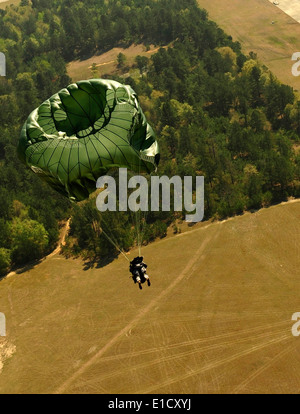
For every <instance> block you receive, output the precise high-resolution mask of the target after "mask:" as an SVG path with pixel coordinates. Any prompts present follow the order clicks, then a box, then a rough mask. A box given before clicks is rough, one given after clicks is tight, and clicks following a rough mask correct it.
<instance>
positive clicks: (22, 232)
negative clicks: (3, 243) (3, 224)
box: [11, 218, 48, 264]
mask: <svg viewBox="0 0 300 414" xmlns="http://www.w3.org/2000/svg"><path fill="white" fill-rule="evenodd" d="M11 239H12V242H11V246H12V260H13V262H14V263H17V264H20V263H26V262H28V261H30V260H33V259H39V258H40V257H42V255H43V254H44V253H45V252H46V248H47V246H48V234H47V232H46V230H45V228H44V226H43V225H42V224H40V223H38V222H37V221H35V220H29V219H26V220H20V219H18V218H16V219H15V220H14V221H13V223H12V225H11Z"/></svg>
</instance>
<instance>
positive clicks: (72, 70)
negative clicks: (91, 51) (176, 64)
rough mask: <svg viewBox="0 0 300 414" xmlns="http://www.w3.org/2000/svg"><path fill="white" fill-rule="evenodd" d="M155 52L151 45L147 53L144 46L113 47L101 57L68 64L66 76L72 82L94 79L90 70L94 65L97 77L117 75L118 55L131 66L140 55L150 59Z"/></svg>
mask: <svg viewBox="0 0 300 414" xmlns="http://www.w3.org/2000/svg"><path fill="white" fill-rule="evenodd" d="M157 50H158V48H157V47H155V46H153V45H151V46H150V50H148V51H146V47H145V46H144V45H131V46H130V47H128V48H126V49H124V48H120V47H115V48H113V49H111V50H110V51H108V52H106V53H103V54H101V55H95V56H93V57H91V58H89V59H86V60H75V61H73V62H70V63H69V64H68V66H67V70H68V75H69V76H70V78H71V79H72V80H73V81H74V82H77V81H79V80H82V79H91V78H93V77H94V75H93V73H92V70H91V69H92V65H93V64H94V63H95V64H96V67H97V77H101V76H103V75H104V74H106V73H110V74H113V73H117V72H118V68H117V56H118V54H119V53H123V54H124V55H125V56H126V62H125V65H128V66H131V65H133V63H134V59H135V57H136V56H138V55H141V56H147V57H150V56H151V54H152V53H155V52H156V51H157Z"/></svg>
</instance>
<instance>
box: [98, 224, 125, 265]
mask: <svg viewBox="0 0 300 414" xmlns="http://www.w3.org/2000/svg"><path fill="white" fill-rule="evenodd" d="M101 232H102V233H103V234H104V236H105V237H106V238H107V240H108V241H110V242H111V244H113V245H114V246H115V248H116V249H117V250H119V252H120V253H121V254H122V255H123V256H124V257H125V259H126V260H127V261H128V262H130V260H129V259H128V257H127V256H126V254H125V253H124V252H123V250H121V249H120V247H119V246H118V245H117V244H116V243H115V242H114V241H113V240H112V238H111V237H109V235H108V234H107V233H106V232H105V231H104V230H103V228H102V227H101Z"/></svg>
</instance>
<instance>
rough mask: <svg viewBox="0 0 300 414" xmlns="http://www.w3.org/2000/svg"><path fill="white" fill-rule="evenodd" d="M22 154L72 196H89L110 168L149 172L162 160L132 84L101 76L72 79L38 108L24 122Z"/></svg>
mask: <svg viewBox="0 0 300 414" xmlns="http://www.w3.org/2000/svg"><path fill="white" fill-rule="evenodd" d="M18 154H19V157H20V159H21V160H22V161H23V162H24V163H25V164H26V165H27V166H28V167H30V168H31V169H32V171H34V172H35V173H36V174H38V175H39V176H40V177H41V178H42V179H43V180H45V181H46V182H47V183H48V184H50V185H51V186H52V187H53V188H54V189H55V190H57V191H59V192H60V193H62V194H63V195H65V196H67V197H68V198H69V199H70V200H72V201H81V200H84V199H86V198H88V197H89V194H90V193H92V192H94V191H95V190H96V181H97V179H98V178H99V177H100V176H102V175H106V174H107V172H108V171H109V170H110V169H112V168H121V167H122V168H128V169H129V170H132V171H134V172H136V173H151V172H152V171H155V170H156V167H157V165H158V162H159V147H158V143H157V141H156V139H155V134H154V132H153V129H152V128H151V126H150V125H149V124H148V123H147V120H146V118H145V115H144V114H143V111H142V109H141V107H140V105H139V103H138V99H137V95H136V93H135V92H134V90H133V89H132V88H131V87H130V86H128V85H122V84H120V83H118V82H115V81H111V80H103V79H91V80H84V81H80V82H77V83H73V84H71V85H69V86H68V87H67V88H65V89H62V90H61V91H59V92H58V93H56V94H55V95H53V96H51V98H49V99H47V100H46V101H45V102H43V103H42V104H41V105H40V106H39V107H38V108H36V109H35V110H34V111H33V112H32V113H31V114H30V115H29V117H28V119H27V121H26V122H25V124H24V126H23V128H22V131H21V136H20V140H19V145H18Z"/></svg>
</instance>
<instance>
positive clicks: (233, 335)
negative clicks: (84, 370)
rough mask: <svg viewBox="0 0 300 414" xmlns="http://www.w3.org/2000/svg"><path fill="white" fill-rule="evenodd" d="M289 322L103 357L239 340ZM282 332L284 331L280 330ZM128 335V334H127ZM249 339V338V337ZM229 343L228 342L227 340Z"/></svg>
mask: <svg viewBox="0 0 300 414" xmlns="http://www.w3.org/2000/svg"><path fill="white" fill-rule="evenodd" d="M287 324H290V320H289V319H288V320H286V321H282V322H276V323H274V324H266V325H261V326H258V327H254V328H249V329H244V330H241V331H238V332H229V333H225V334H221V335H214V336H210V337H207V338H199V339H191V340H189V341H183V342H178V343H174V344H170V345H165V346H164V345H161V346H159V347H153V348H150V349H144V350H141V351H133V352H126V353H123V354H118V355H112V356H107V357H104V358H102V361H103V362H107V361H114V360H116V359H118V360H119V359H123V358H130V357H136V356H139V355H147V354H151V353H154V352H159V351H164V350H172V349H176V348H181V347H185V346H192V345H199V344H203V343H206V342H211V341H220V340H223V339H226V338H233V339H232V340H233V341H239V339H237V338H238V337H240V336H242V335H247V334H252V333H256V332H258V331H260V330H264V331H265V330H266V329H273V328H276V327H278V326H281V325H282V326H285V325H287ZM280 332H282V331H280ZM263 334H264V335H266V336H270V335H272V334H274V332H269V333H266V332H263ZM261 335H262V334H261V333H257V334H256V335H255V336H251V338H252V339H255V338H259V337H260V336H261ZM126 336H127V335H126ZM248 339H249V338H248ZM226 343H228V342H226Z"/></svg>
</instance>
